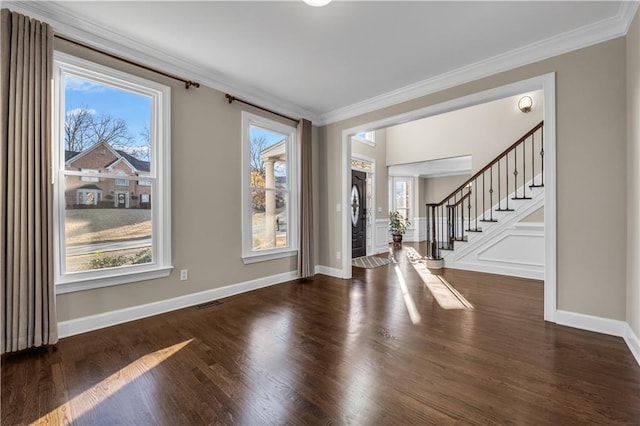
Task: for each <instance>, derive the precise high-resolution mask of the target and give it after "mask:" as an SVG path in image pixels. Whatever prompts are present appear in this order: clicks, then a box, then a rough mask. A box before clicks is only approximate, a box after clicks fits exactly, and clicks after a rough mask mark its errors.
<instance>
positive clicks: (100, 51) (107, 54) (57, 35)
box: [53, 34, 200, 89]
mask: <svg viewBox="0 0 640 426" xmlns="http://www.w3.org/2000/svg"><path fill="white" fill-rule="evenodd" d="M53 36H54V37H55V38H59V39H60V40H64V41H67V42H69V43H73V44H75V45H77V46H81V47H84V48H85V49H89V50H92V51H94V52H97V53H101V54H103V55H106V56H108V57H110V58H113V59H117V60H118V61H121V62H126V63H127V64H129V65H133V66H136V67H138V68H142V69H145V70H147V71H151V72H155V73H156V74H160V75H163V76H165V77H169V78H172V79H174V80H178V81H181V82H183V83H184V87H185V89H189V87H192V86H193V87H200V83H196V82H195V81H191V80H185V79H184V78H181V77H178V76H175V75H172V74H169V73H166V72H164V71H160V70H157V69H155V68H151V67H148V66H146V65H142V64H140V63H138V62H134V61H131V60H129V59H127V58H123V57H122V56H118V55H114V54H113V53H109V52H105V51H104V50H101V49H98V48H96V47H93V46H90V45H88V44H84V43H82V42H79V41H77V40H73V39H70V38H67V37H65V36H63V35H60V34H54V35H53Z"/></svg>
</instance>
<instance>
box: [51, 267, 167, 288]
mask: <svg viewBox="0 0 640 426" xmlns="http://www.w3.org/2000/svg"><path fill="white" fill-rule="evenodd" d="M172 269H173V266H167V267H163V268H157V269H153V270H146V271H135V272H132V271H127V272H123V273H121V274H113V275H109V276H105V277H94V278H84V279H75V280H67V281H64V282H58V283H56V286H55V288H56V294H65V293H74V292H77V291H84V290H91V289H94V288H102V287H111V286H115V285H121V284H128V283H133V282H137V281H146V280H152V279H156V278H165V277H168V276H169V274H171V270H172Z"/></svg>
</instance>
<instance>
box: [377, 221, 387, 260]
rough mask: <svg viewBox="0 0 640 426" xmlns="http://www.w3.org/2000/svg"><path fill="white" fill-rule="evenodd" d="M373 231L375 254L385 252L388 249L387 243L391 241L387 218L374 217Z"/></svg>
mask: <svg viewBox="0 0 640 426" xmlns="http://www.w3.org/2000/svg"><path fill="white" fill-rule="evenodd" d="M375 232H376V247H375V254H379V253H386V252H387V251H389V243H390V242H391V234H389V219H376V223H375Z"/></svg>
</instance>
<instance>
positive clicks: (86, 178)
mask: <svg viewBox="0 0 640 426" xmlns="http://www.w3.org/2000/svg"><path fill="white" fill-rule="evenodd" d="M80 170H82V171H83V172H85V173H98V171H97V170H95V169H80ZM80 180H81V181H83V182H99V181H100V178H97V177H92V176H81V177H80Z"/></svg>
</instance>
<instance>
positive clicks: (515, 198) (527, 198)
mask: <svg viewBox="0 0 640 426" xmlns="http://www.w3.org/2000/svg"><path fill="white" fill-rule="evenodd" d="M511 199H512V200H531V199H532V198H531V197H511Z"/></svg>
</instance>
